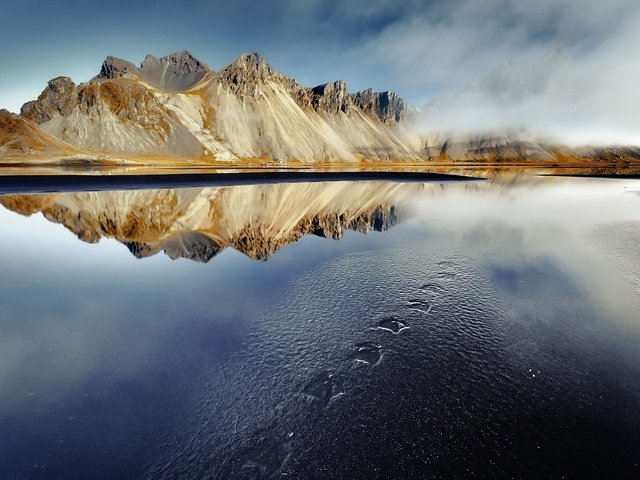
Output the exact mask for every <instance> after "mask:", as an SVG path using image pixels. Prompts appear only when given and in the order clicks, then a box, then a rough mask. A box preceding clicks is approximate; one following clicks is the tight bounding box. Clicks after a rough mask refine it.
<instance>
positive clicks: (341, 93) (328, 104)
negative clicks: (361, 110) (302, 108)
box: [311, 80, 353, 113]
mask: <svg viewBox="0 0 640 480" xmlns="http://www.w3.org/2000/svg"><path fill="white" fill-rule="evenodd" d="M311 93H312V99H311V105H312V106H313V108H314V109H315V110H316V111H325V112H328V113H338V112H343V113H347V112H348V111H349V107H350V106H351V105H352V104H353V102H352V101H351V97H350V96H349V93H348V92H347V85H346V83H344V82H343V81H342V80H338V81H337V82H333V83H325V84H323V85H318V86H317V87H313V88H312V89H311Z"/></svg>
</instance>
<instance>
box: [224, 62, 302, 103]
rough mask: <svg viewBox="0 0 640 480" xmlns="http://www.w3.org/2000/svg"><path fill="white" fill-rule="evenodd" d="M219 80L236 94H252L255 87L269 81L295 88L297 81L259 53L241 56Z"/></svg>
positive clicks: (228, 67)
mask: <svg viewBox="0 0 640 480" xmlns="http://www.w3.org/2000/svg"><path fill="white" fill-rule="evenodd" d="M218 79H219V80H220V81H221V82H222V83H223V84H225V85H226V86H227V87H229V89H230V90H231V91H232V92H234V93H240V94H245V95H247V94H252V93H253V92H254V90H255V86H256V85H258V84H261V83H264V82H265V81H267V80H275V81H276V82H278V83H284V84H290V86H291V87H293V86H294V84H295V81H294V80H292V79H290V78H288V77H286V76H284V75H283V74H281V73H280V72H278V71H277V70H276V69H275V68H273V67H272V66H271V65H269V63H267V61H266V60H265V59H264V57H262V55H260V54H259V53H257V52H253V53H245V54H242V55H240V56H239V57H238V58H237V59H236V60H234V61H233V62H232V63H231V64H230V65H228V66H227V67H226V68H224V69H223V70H222V71H221V72H220V73H219V75H218Z"/></svg>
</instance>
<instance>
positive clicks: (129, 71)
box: [0, 51, 640, 164]
mask: <svg viewBox="0 0 640 480" xmlns="http://www.w3.org/2000/svg"><path fill="white" fill-rule="evenodd" d="M440 108H442V107H440ZM427 111H428V109H427ZM419 117H420V110H419V109H416V108H413V107H411V106H409V105H408V104H407V102H405V101H404V100H403V99H402V98H400V97H399V96H398V95H396V94H395V93H393V92H374V91H373V90H371V89H369V90H364V91H360V92H356V93H350V92H349V91H348V90H347V86H346V85H345V83H344V82H342V81H336V82H333V83H326V84H323V85H318V86H315V87H304V86H302V85H300V84H299V83H298V82H297V81H296V80H294V79H292V78H289V77H287V76H285V75H283V74H282V73H280V72H278V71H277V70H275V69H274V68H273V67H272V66H271V65H269V64H268V63H267V62H266V61H265V59H264V58H262V57H261V56H260V55H259V54H257V53H250V54H244V55H241V56H240V57H239V58H238V59H236V60H235V61H234V62H232V63H231V64H230V65H228V66H227V67H225V68H223V69H222V70H219V71H215V70H213V69H211V68H209V67H208V66H207V65H206V64H205V63H204V62H202V61H200V60H198V59H197V58H196V57H194V56H193V55H191V54H190V53H189V52H187V51H182V52H176V53H173V54H170V55H167V56H165V57H161V58H157V57H155V56H152V55H147V57H146V58H145V59H144V60H143V61H142V62H141V63H140V65H139V66H138V65H135V64H133V63H131V62H128V61H126V60H123V59H120V58H116V57H111V56H110V57H107V58H106V59H105V60H104V62H103V63H102V66H101V68H100V70H99V73H98V74H97V75H96V76H95V77H94V78H92V79H91V80H89V81H88V82H86V83H81V84H79V85H77V84H75V83H74V82H73V81H72V80H71V79H70V78H68V77H57V78H54V79H52V80H50V81H49V82H48V85H47V86H46V88H45V89H44V90H43V92H42V93H41V94H40V96H39V97H38V98H37V99H36V100H33V101H30V102H27V103H25V104H24V105H23V106H22V108H21V111H20V114H15V113H11V112H8V111H7V110H0V163H5V164H6V163H27V162H28V163H37V162H45V163H46V162H51V161H63V160H69V159H83V160H88V161H93V162H96V163H100V162H117V163H127V162H134V163H143V164H171V163H176V164H177V163H180V164H185V163H186V164H220V163H232V164H238V163H247V162H248V163H253V164H264V163H270V162H277V163H281V164H282V163H287V164H298V163H301V164H309V163H315V164H318V163H330V162H333V163H352V162H363V161H364V162H411V163H420V162H423V161H441V160H456V161H457V160H465V161H484V162H486V161H504V160H508V161H530V160H537V161H545V162H556V161H559V160H566V159H567V158H570V159H574V160H575V159H584V158H589V159H596V160H597V159H600V160H603V159H604V160H609V161H611V160H613V161H626V160H629V159H638V158H640V151H639V150H638V149H633V148H627V149H622V148H609V149H582V150H580V149H568V148H566V147H562V146H558V145H553V144H549V143H548V142H544V141H540V140H539V139H535V138H529V137H525V136H523V135H521V134H519V133H513V132H498V133H497V134H481V135H465V136H463V137H459V136H458V137H456V136H455V135H453V134H449V133H442V134H437V135H433V134H430V135H425V134H423V133H421V132H420V129H419V126H418V125H419V123H420V122H418V121H417V119H418V118H419Z"/></svg>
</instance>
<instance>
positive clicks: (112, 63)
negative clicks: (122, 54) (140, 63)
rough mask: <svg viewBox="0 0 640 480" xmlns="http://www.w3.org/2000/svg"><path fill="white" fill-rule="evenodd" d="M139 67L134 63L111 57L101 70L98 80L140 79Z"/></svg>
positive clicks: (105, 61) (103, 63) (106, 60)
mask: <svg viewBox="0 0 640 480" xmlns="http://www.w3.org/2000/svg"><path fill="white" fill-rule="evenodd" d="M139 76H140V74H139V71H138V67H136V66H135V65H134V64H133V63H131V62H128V61H126V60H123V59H121V58H118V57H112V56H111V55H109V56H108V57H107V58H106V59H105V60H104V62H102V67H101V68H100V73H99V74H98V76H97V78H139Z"/></svg>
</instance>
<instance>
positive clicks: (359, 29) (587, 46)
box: [0, 0, 640, 111]
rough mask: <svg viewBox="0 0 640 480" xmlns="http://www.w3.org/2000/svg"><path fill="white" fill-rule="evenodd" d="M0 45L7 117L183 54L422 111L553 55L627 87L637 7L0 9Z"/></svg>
mask: <svg viewBox="0 0 640 480" xmlns="http://www.w3.org/2000/svg"><path fill="white" fill-rule="evenodd" d="M5 3H8V2H5ZM183 5H184V6H183ZM0 32H1V33H0V35H1V38H2V44H3V47H4V48H2V49H1V50H0V61H1V62H2V65H3V69H2V74H1V75H0V108H2V107H4V108H8V109H10V110H13V111H16V110H17V109H19V107H20V105H21V104H22V103H23V102H25V101H27V100H29V99H32V98H35V97H37V95H38V94H39V93H40V92H41V91H42V89H43V88H44V86H45V85H46V82H47V80H49V79H50V78H53V77H55V76H59V75H66V76H70V77H71V78H73V80H74V81H76V82H82V81H87V80H89V79H90V78H91V77H92V76H93V75H95V74H96V73H97V72H98V71H99V69H100V64H101V62H102V61H103V59H104V58H105V57H106V56H107V55H115V56H119V57H122V58H125V59H127V60H130V61H132V62H134V63H139V62H140V61H141V60H142V59H143V58H144V56H145V55H146V54H147V53H152V54H154V55H157V56H161V55H166V54H168V53H170V52H173V51H177V50H182V49H187V50H189V51H191V52H192V53H193V54H194V55H195V56H196V57H198V58H200V59H201V60H203V61H204V62H206V63H208V64H209V65H210V66H211V67H212V68H214V69H216V70H217V69H220V68H222V67H224V66H225V65H227V64H228V63H229V62H231V61H232V60H233V59H234V58H236V57H237V56H238V55H240V54H242V53H244V52H249V51H258V52H260V53H262V54H263V55H264V56H265V57H266V58H267V60H268V61H269V62H270V63H271V64H272V65H274V67H276V68H277V69H278V70H280V71H282V72H283V73H285V74H287V75H289V76H291V77H294V78H296V79H297V80H298V81H299V82H300V83H302V84H304V85H308V86H314V85H317V84H320V83H324V82H327V81H334V80H337V79H342V80H345V81H346V82H347V85H348V87H349V89H350V90H351V91H355V90H359V89H363V88H367V87H373V88H375V89H377V90H393V91H396V92H398V93H399V94H400V95H402V96H404V97H405V98H407V99H408V100H409V101H410V102H411V103H413V104H416V105H422V104H424V103H426V102H428V101H429V100H431V99H433V98H435V97H439V96H443V95H448V94H452V93H454V92H457V91H459V90H460V89H462V88H464V87H466V86H468V85H469V84H472V83H473V82H474V81H477V80H478V79H480V78H482V77H483V76H485V75H487V74H488V73H489V72H491V71H493V70H495V69H499V68H501V67H502V66H504V65H506V64H507V63H508V62H513V61H519V62H534V63H535V62H538V61H541V60H542V59H544V58H545V57H546V56H548V55H549V54H550V53H551V52H553V51H555V50H556V49H558V48H560V49H562V51H564V52H566V53H567V55H568V56H570V57H571V59H572V61H573V62H574V63H575V64H576V65H577V66H578V67H579V68H582V69H583V70H582V71H586V72H587V73H586V76H588V77H589V76H591V74H590V73H589V72H591V71H594V72H595V71H600V70H606V69H608V68H610V67H611V65H615V66H616V68H617V69H618V70H620V66H621V65H623V66H624V67H625V68H622V71H621V72H620V74H622V75H634V74H635V73H636V67H637V65H638V61H637V60H636V59H635V58H634V57H637V54H636V53H635V52H637V51H638V48H640V34H637V33H634V32H640V3H639V2H637V0H609V1H608V2H602V1H601V0H597V1H596V0H536V1H525V0H427V1H418V0H405V1H399V0H342V1H340V0H328V1H321V0H263V1H250V0H232V1H228V0H221V1H217V2H212V1H203V0H193V1H190V2H187V3H186V4H183V2H177V1H175V0H174V1H167V0H154V1H150V0H140V1H134V0H127V1H123V0H110V1H108V2H107V1H105V2H87V1H77V0H58V1H56V2H51V1H45V0H40V1H38V0H21V1H14V2H10V3H8V4H6V5H4V6H3V21H2V29H0ZM621 32H622V33H621ZM585 69H586V70H585ZM636 78H637V77H636ZM607 81H608V80H607ZM607 81H603V82H604V84H606V83H607ZM636 83H637V82H636ZM607 85H608V84H607ZM607 85H604V87H607ZM604 87H603V88H604ZM616 88H620V86H616ZM622 103H624V102H622Z"/></svg>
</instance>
